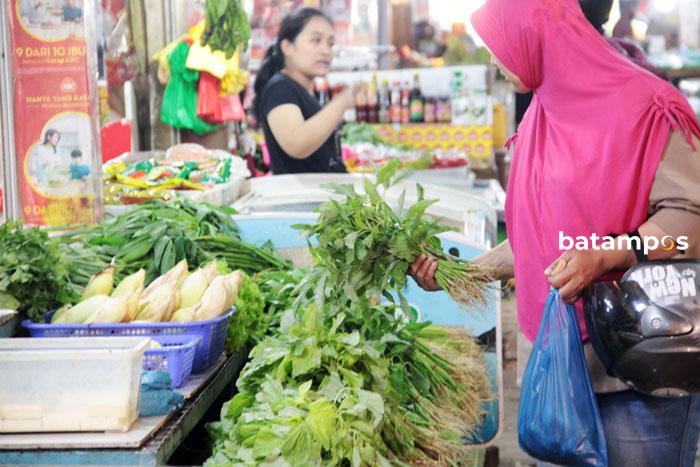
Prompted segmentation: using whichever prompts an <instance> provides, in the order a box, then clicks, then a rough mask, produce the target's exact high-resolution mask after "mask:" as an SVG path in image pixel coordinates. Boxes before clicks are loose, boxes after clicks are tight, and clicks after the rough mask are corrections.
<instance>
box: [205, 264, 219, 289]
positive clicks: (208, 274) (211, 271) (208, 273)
mask: <svg viewBox="0 0 700 467" xmlns="http://www.w3.org/2000/svg"><path fill="white" fill-rule="evenodd" d="M217 268H218V263H217V262H216V261H212V262H211V263H209V264H208V265H206V266H205V267H203V268H202V271H203V273H204V277H205V278H206V279H207V285H209V284H211V281H213V280H214V278H215V277H216V276H218V275H219V271H218V269H217Z"/></svg>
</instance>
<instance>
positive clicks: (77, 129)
mask: <svg viewBox="0 0 700 467" xmlns="http://www.w3.org/2000/svg"><path fill="white" fill-rule="evenodd" d="M8 3H9V5H10V8H9V9H10V25H9V26H10V36H11V45H12V74H13V76H14V127H15V132H14V135H15V148H16V159H17V172H18V174H17V175H18V177H17V178H18V181H19V189H20V199H21V206H22V216H23V218H24V221H25V222H26V223H29V224H37V225H65V224H73V223H81V224H89V223H94V222H95V221H96V220H97V215H98V214H97V213H98V212H99V210H98V209H96V208H95V203H96V199H99V198H98V197H97V196H95V195H96V188H97V187H99V185H98V184H97V183H96V182H97V178H96V177H99V166H98V165H97V162H96V160H97V158H96V146H95V133H94V126H93V125H94V123H93V118H92V117H93V116H92V115H91V114H92V113H93V105H92V100H91V97H90V93H89V89H90V86H89V84H90V82H89V79H90V78H89V77H90V74H89V72H88V66H87V56H86V42H85V25H84V9H83V1H82V0H81V1H78V0H61V1H57V0H47V1H43V2H36V1H33V0H8Z"/></svg>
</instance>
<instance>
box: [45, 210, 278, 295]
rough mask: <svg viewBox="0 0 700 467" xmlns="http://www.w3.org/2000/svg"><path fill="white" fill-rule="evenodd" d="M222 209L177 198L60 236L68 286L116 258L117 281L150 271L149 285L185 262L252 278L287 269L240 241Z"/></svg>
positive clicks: (264, 250) (267, 249) (265, 250)
mask: <svg viewBox="0 0 700 467" xmlns="http://www.w3.org/2000/svg"><path fill="white" fill-rule="evenodd" d="M235 213H236V211H235V210H233V209H231V208H228V207H223V206H212V205H209V204H206V203H196V202H193V201H189V200H187V199H186V198H179V199H177V200H174V201H172V202H170V203H165V202H163V201H154V202H149V203H146V204H143V205H140V206H137V207H135V208H134V209H132V210H130V211H128V212H126V213H124V214H122V215H120V216H117V217H114V218H110V219H107V220H105V221H104V222H103V223H101V224H99V225H96V226H91V227H85V228H82V229H79V230H76V231H73V232H71V233H69V234H67V235H63V236H61V237H56V239H55V240H56V241H57V242H58V243H60V248H61V250H62V252H63V253H64V254H63V257H64V259H65V260H66V261H68V263H69V269H70V281H71V283H72V284H73V286H74V287H75V288H76V289H79V288H81V287H84V286H85V285H86V284H87V282H88V280H89V278H90V277H91V276H92V274H94V273H95V272H96V271H99V270H101V269H103V268H104V267H105V266H106V265H107V264H109V261H110V259H111V258H113V257H114V258H116V264H117V277H116V279H117V280H121V279H123V278H124V277H125V276H127V275H129V274H132V273H134V272H136V271H138V270H139V269H141V268H143V269H145V270H146V273H147V274H146V283H147V284H148V283H150V282H151V281H152V280H153V279H154V278H156V277H158V276H160V275H162V274H164V273H165V272H167V271H169V270H170V269H171V268H172V267H173V266H174V265H175V264H177V263H178V262H180V261H181V260H183V259H186V260H187V262H188V264H189V265H190V267H192V268H196V267H198V266H201V265H203V264H206V263H208V262H210V261H211V260H214V259H219V260H221V261H224V262H225V263H226V264H227V266H228V267H229V268H230V269H231V270H235V269H243V270H244V271H246V272H248V273H255V272H258V271H260V270H262V269H264V268H266V267H275V268H288V267H289V266H290V264H289V262H287V261H285V260H283V259H281V258H279V257H278V256H277V255H276V254H275V252H274V250H273V249H272V247H271V245H269V244H268V245H263V246H262V247H258V246H254V245H251V244H249V243H246V242H244V241H243V240H241V239H240V238H239V236H238V229H237V227H236V224H235V222H234V221H233V218H232V217H231V215H232V214H235Z"/></svg>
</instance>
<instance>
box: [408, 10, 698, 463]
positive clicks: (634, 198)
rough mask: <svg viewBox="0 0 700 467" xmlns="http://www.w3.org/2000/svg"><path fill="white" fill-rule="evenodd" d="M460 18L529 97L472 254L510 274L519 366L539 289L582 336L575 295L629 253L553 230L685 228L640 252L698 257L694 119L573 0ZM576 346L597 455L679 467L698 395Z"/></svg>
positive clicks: (617, 268)
mask: <svg viewBox="0 0 700 467" xmlns="http://www.w3.org/2000/svg"><path fill="white" fill-rule="evenodd" d="M471 20H472V24H473V26H474V29H475V30H476V32H477V33H478V34H479V35H480V36H481V38H482V39H483V41H484V42H485V43H486V46H487V47H488V48H489V50H490V51H491V53H492V56H493V59H492V61H493V63H494V65H496V66H498V67H499V68H500V70H501V71H502V72H503V74H504V76H505V77H506V79H507V80H508V81H510V83H511V84H512V85H513V88H514V89H515V91H516V92H528V91H530V90H531V91H533V93H534V97H533V101H532V104H531V105H530V107H529V109H528V111H527V113H526V114H525V117H524V119H523V121H522V123H521V124H520V127H519V128H518V133H517V135H515V136H517V138H515V137H514V138H512V141H514V144H515V150H514V155H513V163H512V168H511V173H510V177H509V184H508V191H507V199H506V228H507V231H508V240H507V241H505V242H504V243H502V244H500V245H498V246H497V247H496V248H494V249H493V250H491V251H490V252H488V253H486V254H484V255H482V256H481V257H479V258H476V259H475V262H477V263H480V264H483V265H487V266H491V267H494V268H496V269H497V270H498V271H499V272H500V275H501V276H502V278H507V277H509V276H513V275H514V276H515V279H516V300H517V308H518V322H519V325H520V328H521V330H522V332H523V334H524V336H525V338H526V339H527V340H525V339H523V342H522V345H521V343H520V342H519V349H518V360H519V366H521V362H520V360H521V358H522V359H523V360H524V362H523V363H522V365H523V366H524V364H525V363H526V361H527V357H528V355H529V350H530V349H531V342H534V340H535V337H536V334H537V330H538V328H539V325H540V320H541V317H542V312H543V308H544V303H545V299H546V297H547V293H548V291H549V288H550V287H552V286H554V287H556V288H558V289H559V292H560V295H561V296H562V298H563V299H564V300H565V301H567V302H569V303H575V304H576V306H577V308H578V310H579V317H580V320H579V322H580V326H581V331H582V335H583V339H584V341H587V338H588V335H587V332H586V329H585V323H584V321H583V317H582V314H581V300H580V295H581V291H582V290H583V288H584V287H586V286H587V285H589V284H591V283H593V282H595V281H599V280H609V279H611V278H615V277H619V276H620V275H621V273H622V272H623V271H624V270H626V269H628V268H630V267H631V266H633V265H634V264H635V262H636V259H635V255H634V252H632V251H628V250H622V249H617V250H603V249H593V248H589V249H582V250H567V249H566V248H567V247H569V245H567V242H566V241H564V242H562V239H563V238H565V237H569V238H576V237H579V236H584V237H587V238H591V239H592V236H593V235H597V236H598V237H603V236H606V235H610V234H615V235H620V236H624V235H627V234H630V233H632V232H635V231H638V233H639V235H640V237H642V238H643V239H646V238H648V237H655V238H657V239H658V240H661V239H662V238H663V237H665V236H667V235H670V236H671V237H673V238H677V237H679V236H687V237H688V243H689V248H688V249H687V250H686V251H685V252H681V251H678V250H677V249H676V248H672V249H671V250H664V249H657V250H654V251H650V252H649V257H650V258H651V259H661V258H668V257H673V256H675V255H678V254H680V253H684V254H685V255H686V257H700V255H699V254H698V246H699V245H698V244H699V243H700V242H699V240H700V239H699V238H698V237H699V236H700V154H698V153H697V152H696V148H699V147H700V139H699V138H700V124H698V121H697V118H696V116H695V115H694V114H693V112H692V110H691V109H690V106H689V105H688V103H687V102H686V100H685V98H684V97H683V96H682V95H681V94H680V93H679V92H678V91H677V90H676V89H675V88H673V87H672V86H671V85H670V84H668V83H666V82H664V81H663V80H661V79H659V78H658V77H656V76H654V75H653V74H652V73H650V72H648V71H647V70H644V69H642V68H640V67H639V66H637V65H635V64H634V63H633V62H631V61H629V60H627V59H626V58H624V57H623V56H622V55H620V54H619V53H618V52H617V51H616V50H615V49H614V48H613V47H612V46H611V45H610V44H609V43H608V42H607V41H606V40H605V38H603V37H602V36H601V35H600V34H599V33H598V31H596V30H595V28H594V27H592V26H591V25H590V24H589V23H588V21H587V20H586V19H585V17H584V16H583V13H582V12H581V9H580V7H579V5H578V2H577V1H576V0H487V2H486V4H485V5H484V6H483V7H482V8H480V9H479V10H478V11H477V12H476V13H474V15H473V16H472V18H471ZM555 264H556V265H557V267H554V265H555ZM436 267H437V264H436V263H435V261H434V260H433V259H432V258H426V257H423V256H421V257H419V258H417V259H416V261H415V262H414V264H413V266H412V268H411V274H412V276H413V277H414V278H415V279H416V281H417V282H418V284H419V285H420V286H421V287H423V288H425V289H426V290H436V288H437V287H436V284H435V281H434V273H435V269H436ZM528 341H529V342H528ZM584 349H585V350H586V352H585V353H586V360H587V364H588V368H589V372H590V373H591V379H592V382H593V385H594V389H595V391H596V393H597V399H598V404H599V407H600V412H601V417H602V419H603V426H604V431H605V435H606V441H607V445H608V446H607V448H608V456H609V462H610V465H611V466H634V467H644V466H664V467H666V466H676V465H677V466H683V467H685V466H688V467H690V466H693V465H694V463H695V462H694V460H695V452H696V449H697V443H698V434H699V433H700V397H698V396H692V397H684V398H676V399H662V398H655V397H650V396H645V395H642V394H640V393H637V392H634V391H632V390H630V388H629V387H627V386H626V385H625V384H624V383H622V382H621V381H619V380H617V379H613V378H611V377H609V376H607V375H606V374H605V370H604V369H603V367H602V365H601V364H600V362H599V361H598V360H597V357H595V354H594V352H592V350H591V346H590V344H586V345H585V346H584Z"/></svg>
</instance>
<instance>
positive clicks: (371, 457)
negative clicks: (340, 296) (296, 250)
mask: <svg viewBox="0 0 700 467" xmlns="http://www.w3.org/2000/svg"><path fill="white" fill-rule="evenodd" d="M326 311H328V309H326ZM395 312H396V309H395V308H394V307H391V306H388V307H385V306H383V307H373V308H370V309H365V310H364V311H363V310H362V309H361V308H357V307H353V309H352V310H349V312H348V313H347V314H345V313H340V314H337V315H335V316H333V315H331V314H327V313H326V312H319V311H318V309H317V308H316V307H315V306H314V305H310V306H307V307H306V308H305V309H303V310H300V312H298V313H295V312H293V311H291V310H289V311H287V312H286V313H285V318H284V319H282V323H283V324H282V326H281V327H280V328H279V329H278V330H277V331H275V332H274V333H273V335H272V336H269V337H267V338H266V339H265V340H263V341H262V342H260V343H259V344H258V345H257V346H256V347H255V348H254V349H253V351H252V352H251V361H250V362H249V363H248V364H247V365H246V367H245V368H244V370H243V372H242V373H241V378H240V379H239V381H238V383H237V386H238V389H239V391H240V392H239V394H238V395H236V396H235V397H234V398H233V399H232V400H231V401H230V402H228V403H227V404H225V405H224V407H223V408H222V411H221V421H220V422H217V423H215V424H212V425H210V427H209V428H210V431H211V433H212V435H213V437H214V439H215V442H216V444H215V447H214V453H213V455H212V457H211V458H210V459H209V461H207V465H209V466H216V465H232V464H233V465H236V464H240V465H259V464H262V463H265V464H274V463H277V464H279V465H288V464H291V465H339V464H343V463H347V464H348V465H401V464H402V463H411V464H415V463H418V462H430V461H450V462H455V463H457V462H460V461H461V460H463V459H464V458H465V457H466V456H468V449H467V448H466V447H465V446H463V445H462V443H461V435H463V434H465V433H466V432H467V431H468V430H469V428H470V427H473V426H475V425H476V424H477V423H478V422H479V421H480V419H481V416H482V413H481V402H483V401H484V400H488V399H489V398H490V394H489V390H488V376H487V375H486V373H485V369H484V368H483V364H482V365H478V364H475V363H476V362H477V361H478V360H479V359H480V350H479V349H478V346H476V344H474V343H473V341H472V340H471V339H470V338H468V336H466V338H465V336H464V335H459V334H455V332H456V331H453V330H446V329H443V328H434V327H427V325H425V324H420V325H419V324H416V323H406V322H404V321H402V320H400V319H397V318H396V316H395ZM455 337H458V338H459V339H456V340H457V341H459V343H454V344H450V345H453V346H454V350H453V351H452V353H451V354H450V356H451V357H452V358H454V360H453V361H447V360H445V359H444V358H443V357H441V356H440V354H439V353H438V352H437V351H436V350H434V349H440V352H442V351H443V350H444V349H443V347H444V346H445V345H446V344H445V342H452V341H453V340H454V339H455ZM458 352H460V353H462V355H463V356H459V357H457V353H458ZM460 359H461V360H462V361H463V363H462V364H459V361H460ZM455 364H456V365H455ZM457 372H462V373H463V375H457V374H456V373H457Z"/></svg>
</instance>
